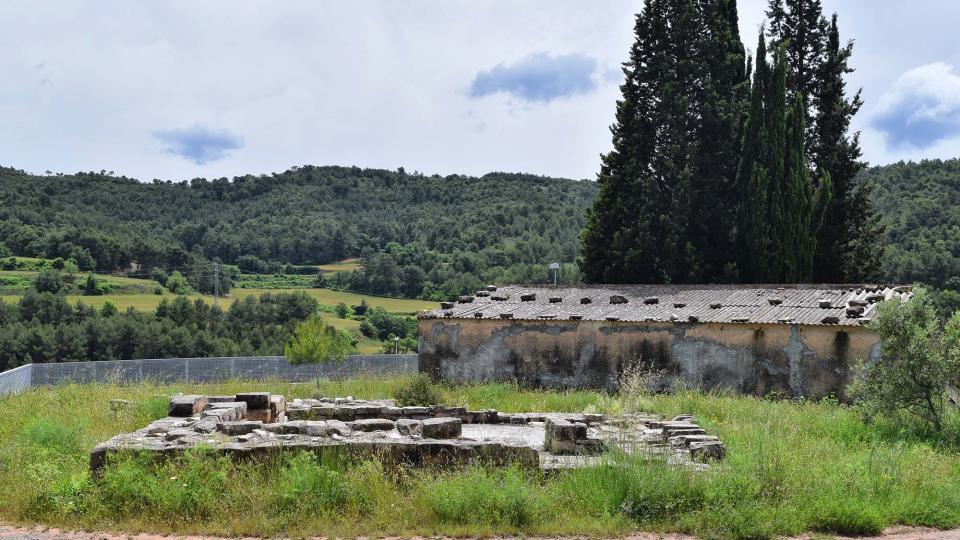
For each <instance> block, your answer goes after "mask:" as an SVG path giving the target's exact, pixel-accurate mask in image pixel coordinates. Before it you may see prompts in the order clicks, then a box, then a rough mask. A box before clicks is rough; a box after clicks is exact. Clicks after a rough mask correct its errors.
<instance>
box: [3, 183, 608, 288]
mask: <svg viewBox="0 0 960 540" xmlns="http://www.w3.org/2000/svg"><path fill="white" fill-rule="evenodd" d="M595 193H596V185H595V183H593V182H586V181H573V180H564V179H554V178H545V177H539V176H533V175H522V174H507V173H491V174H488V175H485V176H483V177H482V178H474V177H467V176H459V175H452V176H446V177H441V176H424V175H422V174H416V173H415V174H408V173H406V172H405V171H404V170H403V169H402V168H401V169H399V170H397V171H386V170H373V169H360V168H356V167H313V166H305V167H295V168H292V169H290V170H288V171H286V172H283V173H277V174H273V175H261V176H244V177H237V178H234V179H233V180H232V181H231V180H228V179H226V178H219V179H216V180H212V181H208V180H205V179H194V180H192V181H190V182H176V183H175V182H169V181H159V180H155V181H153V182H149V183H146V182H138V181H137V180H135V179H132V178H125V177H116V176H113V175H111V174H108V173H106V172H102V173H77V174H74V175H49V176H35V175H30V174H27V173H25V172H23V171H18V170H14V169H9V168H6V169H0V257H3V256H8V255H16V256H25V257H43V258H49V259H53V258H57V257H60V258H62V259H64V260H66V261H72V263H73V264H76V265H77V267H78V268H79V270H81V271H85V270H97V271H100V272H118V271H119V272H132V273H133V274H132V275H138V276H142V277H152V276H158V279H161V280H162V279H164V273H169V272H173V271H179V272H180V273H182V274H183V275H184V276H186V277H187V278H188V279H190V285H191V286H192V287H193V288H194V289H197V290H200V291H203V292H212V287H213V277H214V272H213V265H212V261H219V262H223V263H231V264H232V263H239V264H240V266H241V268H243V269H246V270H247V271H257V269H258V268H259V269H261V270H264V269H269V268H274V267H278V266H279V265H278V264H276V263H284V264H286V263H294V264H322V263H328V262H332V261H337V260H340V259H343V258H347V257H363V258H364V261H365V269H364V270H361V271H358V272H353V273H344V274H343V275H339V276H337V279H338V280H339V281H338V282H337V283H331V285H334V286H340V287H343V288H348V289H352V290H362V291H366V292H372V293H378V294H388V295H403V296H410V297H424V298H437V299H438V298H448V297H450V296H452V295H456V294H459V293H461V292H462V291H466V290H471V289H473V290H475V289H476V288H478V287H479V286H480V285H481V284H485V283H488V282H523V281H542V280H545V279H546V278H547V276H548V271H547V268H546V266H547V265H548V264H549V263H551V262H561V263H568V264H565V265H564V268H563V270H562V271H561V279H562V280H563V281H566V282H573V281H577V280H579V273H578V271H577V269H576V267H575V265H574V264H573V262H574V261H575V259H576V254H577V249H578V240H577V238H578V235H579V233H580V229H581V228H582V227H583V225H584V214H585V210H586V207H587V206H588V205H589V204H590V201H591V200H592V199H593V197H594V194H595ZM134 265H135V266H134ZM225 277H226V272H222V273H221V275H220V278H221V281H223V279H224V278H225Z"/></svg>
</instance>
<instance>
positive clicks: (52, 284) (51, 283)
mask: <svg viewBox="0 0 960 540" xmlns="http://www.w3.org/2000/svg"><path fill="white" fill-rule="evenodd" d="M33 287H34V288H35V289H36V290H37V292H50V293H54V294H57V293H59V292H60V291H62V290H63V289H64V288H65V287H66V283H64V281H63V276H62V275H61V274H60V272H58V271H57V270H53V269H49V268H45V269H43V270H41V271H40V272H39V273H38V274H37V279H36V280H34V282H33Z"/></svg>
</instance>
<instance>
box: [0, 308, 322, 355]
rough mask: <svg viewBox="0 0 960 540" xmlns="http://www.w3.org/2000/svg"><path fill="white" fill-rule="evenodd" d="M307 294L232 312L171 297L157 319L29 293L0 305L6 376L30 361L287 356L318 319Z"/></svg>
mask: <svg viewBox="0 0 960 540" xmlns="http://www.w3.org/2000/svg"><path fill="white" fill-rule="evenodd" d="M317 307H318V306H317V302H316V300H314V299H313V298H311V297H310V296H308V295H306V294H304V293H292V294H291V293H280V294H269V293H268V294H264V295H261V296H260V297H259V298H255V297H246V298H244V299H242V300H236V301H234V302H233V303H231V304H230V306H229V307H228V308H226V309H222V308H220V307H218V306H215V305H214V306H211V305H209V304H207V303H206V302H204V301H203V300H201V299H197V300H194V301H191V300H189V299H187V298H185V297H176V298H175V299H173V300H172V301H169V300H167V299H164V300H163V301H161V303H160V305H159V306H158V307H157V309H156V311H155V312H153V313H149V312H138V311H135V310H133V309H130V310H127V311H125V312H119V311H118V310H117V308H116V307H115V306H114V305H113V304H112V303H110V302H107V303H105V304H104V305H103V307H102V308H101V309H99V310H98V309H95V308H93V307H90V306H88V305H85V304H83V303H82V302H81V303H78V304H76V305H73V304H71V303H70V302H68V301H67V299H66V298H65V297H64V296H63V295H56V294H53V293H49V292H44V293H38V292H29V293H27V294H26V295H24V296H23V297H22V298H21V299H20V300H19V302H17V303H7V302H3V301H0V371H3V370H7V369H11V368H14V367H17V366H20V365H24V364H28V363H44V362H67V361H90V360H128V359H133V358H176V357H202V356H255V355H281V354H283V349H284V345H285V344H286V343H287V342H288V341H289V339H290V336H291V335H292V332H293V329H294V328H295V327H296V325H297V323H299V322H300V321H303V320H306V319H307V318H308V317H309V316H311V315H312V314H314V313H316V311H317Z"/></svg>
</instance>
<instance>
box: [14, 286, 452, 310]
mask: <svg viewBox="0 0 960 540" xmlns="http://www.w3.org/2000/svg"><path fill="white" fill-rule="evenodd" d="M124 279H132V278H124ZM137 281H143V280H137ZM298 291H299V292H304V293H306V294H308V295H310V296H312V297H313V298H316V299H317V301H318V302H319V303H321V304H324V305H329V306H335V305H337V304H339V303H341V302H343V303H344V304H347V305H348V306H352V305H357V304H359V303H360V302H361V301H363V300H366V301H367V303H368V304H370V306H371V307H373V306H383V308H384V309H386V310H387V311H389V312H391V313H403V314H413V313H416V312H417V311H420V310H422V309H434V308H436V307H437V306H438V304H437V302H429V301H426V300H409V299H406V298H386V297H381V296H370V295H366V294H358V293H352V292H346V291H335V290H332V289H233V290H232V291H230V296H228V297H223V298H221V299H220V305H222V306H229V305H230V302H233V301H234V300H235V299H238V298H244V297H247V296H260V295H261V294H266V293H281V292H298ZM21 296H22V294H0V301H4V302H18V301H19V300H20V297H21ZM188 297H189V298H191V299H192V298H202V299H203V300H204V301H206V302H207V303H209V304H213V303H214V301H215V299H214V297H213V296H209V295H201V294H192V295H189V296H188ZM164 298H166V299H167V300H171V299H173V298H174V295H172V294H169V293H164V294H162V295H159V294H153V293H140V294H104V295H101V296H83V295H75V294H71V295H67V299H68V300H70V302H73V303H77V302H83V303H84V304H86V305H88V306H95V307H98V308H99V307H100V306H102V305H103V304H104V302H106V301H107V300H109V301H111V302H113V303H114V304H115V305H116V306H117V308H119V309H120V310H125V309H127V308H131V307H132V308H133V309H136V310H140V311H153V310H155V309H157V306H158V305H160V302H161V301H162V300H163V299H164Z"/></svg>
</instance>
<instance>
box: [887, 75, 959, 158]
mask: <svg viewBox="0 0 960 540" xmlns="http://www.w3.org/2000/svg"><path fill="white" fill-rule="evenodd" d="M872 124H873V126H874V127H875V128H876V129H878V130H879V131H881V132H882V133H884V135H885V136H886V140H887V142H888V144H889V145H891V146H893V147H912V148H917V149H925V148H929V147H931V146H933V145H935V144H936V143H938V142H940V141H943V140H947V139H952V138H955V137H957V136H958V135H960V76H958V75H957V74H956V73H954V70H953V67H951V66H949V65H947V64H946V63H944V62H934V63H932V64H927V65H925V66H920V67H916V68H913V69H911V70H909V71H907V72H906V73H904V74H903V75H901V76H900V77H899V78H898V79H897V81H896V82H895V83H894V85H893V87H892V88H891V89H890V90H889V91H888V92H887V93H885V94H884V95H883V96H882V97H881V98H880V102H879V106H878V108H877V110H876V112H875V113H874V116H873V118H872Z"/></svg>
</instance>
